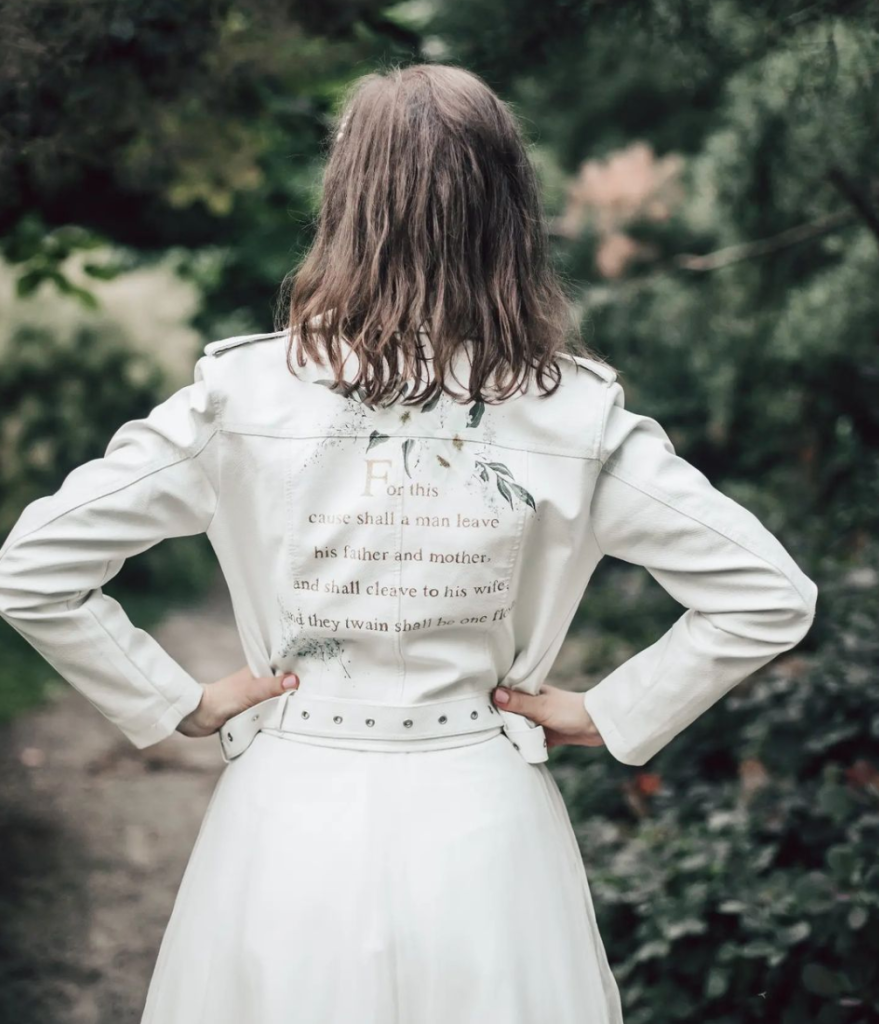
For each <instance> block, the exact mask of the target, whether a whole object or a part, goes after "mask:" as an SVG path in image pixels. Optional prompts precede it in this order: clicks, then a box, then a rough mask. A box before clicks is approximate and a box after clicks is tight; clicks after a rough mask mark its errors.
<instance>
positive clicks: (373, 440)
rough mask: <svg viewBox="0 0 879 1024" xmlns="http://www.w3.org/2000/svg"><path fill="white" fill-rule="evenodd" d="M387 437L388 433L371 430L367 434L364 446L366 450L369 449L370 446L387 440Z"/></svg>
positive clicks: (372, 446) (373, 446)
mask: <svg viewBox="0 0 879 1024" xmlns="http://www.w3.org/2000/svg"><path fill="white" fill-rule="evenodd" d="M388 437H389V435H388V434H380V433H379V432H378V431H377V430H373V432H372V433H371V434H370V435H369V444H368V445H367V446H366V450H367V451H369V449H370V448H375V446H376V445H377V444H381V443H382V441H387V439H388Z"/></svg>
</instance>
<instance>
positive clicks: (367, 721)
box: [366, 718, 375, 727]
mask: <svg viewBox="0 0 879 1024" xmlns="http://www.w3.org/2000/svg"><path fill="white" fill-rule="evenodd" d="M366 724H367V725H368V726H370V727H372V726H373V725H375V719H374V718H367V719H366Z"/></svg>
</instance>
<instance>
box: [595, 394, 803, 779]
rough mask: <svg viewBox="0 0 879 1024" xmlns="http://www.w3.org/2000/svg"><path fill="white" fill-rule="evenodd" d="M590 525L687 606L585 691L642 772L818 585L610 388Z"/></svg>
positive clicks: (617, 747) (766, 656)
mask: <svg viewBox="0 0 879 1024" xmlns="http://www.w3.org/2000/svg"><path fill="white" fill-rule="evenodd" d="M608 397H609V408H608V414H607V419H606V423H605V433H604V442H603V444H602V452H601V459H602V468H601V471H600V474H599V477H598V481H597V485H596V489H595V493H594V495H593V500H592V507H591V525H592V529H593V531H594V535H595V540H596V543H597V545H598V548H599V550H600V551H601V553H602V554H607V555H613V556H615V557H616V558H620V559H622V560H624V561H626V562H631V563H633V564H636V565H642V566H644V567H645V568H646V569H647V570H648V572H649V573H650V574H651V576H653V577H654V579H656V580H657V582H658V583H659V584H660V585H661V586H662V587H664V588H665V590H666V591H668V593H669V594H671V596H672V597H673V598H674V599H675V600H676V601H678V602H679V603H680V604H681V605H683V606H684V608H685V609H686V611H685V612H684V613H683V614H682V615H681V616H680V618H679V619H678V620H677V621H676V622H675V623H674V624H673V625H672V627H671V628H670V629H669V630H668V632H666V633H665V634H664V635H663V636H661V637H660V638H659V639H658V640H657V641H656V642H655V643H654V644H652V645H651V646H649V647H647V648H646V649H644V650H642V651H640V652H639V653H638V654H636V655H634V656H633V657H631V658H630V659H629V660H628V661H626V662H624V663H623V664H622V665H620V666H619V667H618V668H617V669H615V670H614V671H613V672H611V673H610V674H609V675H608V676H606V677H605V678H604V679H603V680H601V682H599V683H598V685H597V686H595V687H594V688H593V689H591V690H589V691H587V692H586V694H585V696H584V703H585V706H586V710H587V711H588V712H589V714H590V715H591V716H592V718H593V720H594V722H595V724H596V726H597V727H598V730H599V732H600V733H601V734H602V737H603V738H604V741H605V743H606V745H607V748H608V750H609V751H610V753H611V754H612V755H613V756H614V757H615V758H617V759H618V760H619V761H622V762H623V763H624V764H630V765H642V764H644V763H645V762H646V761H647V760H648V759H649V758H651V757H652V756H653V755H654V754H655V753H656V752H657V751H659V750H660V749H662V747H664V746H665V745H666V744H667V743H668V742H669V741H670V740H671V739H672V738H673V737H674V736H676V735H677V734H678V733H679V732H680V731H681V730H682V729H684V728H685V727H686V726H687V725H689V724H690V723H691V722H693V721H694V719H696V718H697V717H698V716H699V715H700V714H702V712H703V711H705V710H706V709H707V708H709V707H710V706H711V705H712V704H714V703H715V701H717V700H719V699H720V698H721V697H722V696H723V695H724V694H726V693H727V692H728V691H729V690H730V689H732V687H734V686H735V685H736V684H738V683H739V682H741V681H742V680H744V679H745V678H747V677H748V676H749V675H750V674H751V673H753V672H754V671H755V670H756V669H758V668H760V667H761V666H763V665H765V664H767V663H768V662H769V661H771V660H772V659H773V658H774V657H776V655H778V654H780V653H781V652H783V651H787V650H789V649H790V648H791V647H793V646H795V645H796V644H797V643H798V642H799V641H800V640H801V639H802V638H803V637H804V636H805V634H806V633H807V632H808V630H809V627H810V625H811V623H812V620H813V618H814V615H815V606H816V598H817V592H818V589H817V587H816V585H815V583H814V582H813V581H812V580H811V579H809V577H807V576H806V575H805V574H804V573H803V572H802V570H801V569H800V568H799V567H798V566H797V564H796V563H795V562H794V560H793V558H792V557H791V556H790V554H789V553H788V552H787V551H786V549H785V548H784V547H783V546H782V545H781V543H780V542H779V541H778V539H777V538H776V537H775V536H774V535H773V534H771V533H770V532H769V531H768V530H767V529H766V528H765V527H764V526H763V525H762V524H761V523H760V521H759V520H758V519H757V518H756V517H755V516H754V515H753V514H752V513H751V512H749V511H747V510H746V509H745V508H744V507H742V506H741V505H739V504H737V503H736V502H734V501H733V500H732V499H731V498H729V497H727V496H726V495H724V494H722V493H721V492H720V491H718V490H716V489H715V488H714V487H713V486H712V485H711V483H710V482H709V481H708V479H707V478H706V477H705V476H704V475H703V474H702V473H701V472H700V471H699V470H697V469H696V468H695V467H694V466H692V465H691V464H690V463H688V462H686V461H685V460H684V459H682V458H680V457H679V456H678V455H676V454H675V450H674V447H673V445H672V442H671V441H670V440H669V438H668V435H667V434H666V433H665V431H664V430H663V428H662V427H661V426H660V425H659V424H658V423H657V422H656V421H655V420H654V419H651V418H649V417H647V416H641V415H637V414H635V413H632V412H629V411H627V410H626V409H625V408H624V395H623V391H622V388H621V386H620V385H619V384H618V383H614V384H612V385H611V386H610V389H609V393H608Z"/></svg>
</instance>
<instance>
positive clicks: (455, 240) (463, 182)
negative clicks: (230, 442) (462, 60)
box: [277, 64, 589, 404]
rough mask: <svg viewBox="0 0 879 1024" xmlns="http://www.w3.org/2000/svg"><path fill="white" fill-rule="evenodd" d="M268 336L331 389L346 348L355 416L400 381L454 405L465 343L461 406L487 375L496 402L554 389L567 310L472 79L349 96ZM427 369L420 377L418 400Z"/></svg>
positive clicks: (491, 113) (441, 79)
mask: <svg viewBox="0 0 879 1024" xmlns="http://www.w3.org/2000/svg"><path fill="white" fill-rule="evenodd" d="M285 302H286V305H285ZM281 318H283V320H284V321H285V322H282V319H281ZM277 326H278V328H279V329H285V328H289V329H290V340H289V343H288V349H287V365H288V368H289V369H290V371H291V372H292V373H294V374H295V372H296V371H295V368H294V366H293V365H292V361H291V358H292V350H293V346H294V343H295V342H296V341H297V339H298V346H299V349H298V352H297V356H296V358H297V362H298V364H299V365H300V366H304V365H305V359H306V356H310V357H311V358H313V359H317V360H318V361H319V362H321V363H324V364H326V363H327V362H329V364H330V366H332V368H333V371H334V374H335V379H336V380H337V381H339V380H340V379H341V368H342V361H343V359H344V358H345V353H344V352H343V351H342V349H341V345H340V340H341V339H344V341H345V342H346V343H347V345H348V346H350V348H351V349H353V351H354V353H355V354H356V358H357V361H358V363H359V366H358V370H357V374H356V377H355V378H354V379H353V380H352V381H351V383H350V386H345V387H344V391H345V393H346V394H350V393H352V392H353V391H354V390H355V389H356V390H357V392H358V394H359V396H360V398H361V400H362V401H364V402H365V403H367V404H386V403H387V402H388V401H394V400H395V398H396V397H398V395H399V394H402V393H404V392H405V389H406V388H407V387H408V384H404V385H403V388H402V390H401V389H400V386H401V382H403V381H407V380H411V379H413V378H414V380H415V381H416V386H415V387H414V388H412V389H410V390H409V392H408V394H406V396H405V400H404V401H405V404H409V403H413V402H416V401H422V400H429V399H430V398H431V397H433V395H434V394H435V392H436V389H437V388H440V387H441V388H442V389H443V390H444V391H446V392H447V393H448V394H452V391H451V390H450V389H449V387H448V383H447V372H448V368H449V365H450V362H451V360H452V358H453V356H454V355H455V354H456V352H457V351H458V349H459V348H460V346H461V345H462V343H467V344H470V343H472V350H471V359H470V366H471V376H470V381H469V399H470V400H471V401H477V400H483V401H490V399H489V397H488V396H487V395H485V394H484V389H485V387H486V384H487V381H488V380H489V378H491V377H492V375H495V381H496V386H497V388H498V393H497V396H496V400H498V401H501V400H503V399H505V398H507V397H509V395H511V394H512V393H514V392H515V390H516V389H517V388H518V387H521V386H527V382H528V380H529V377H530V375H531V374H532V373H534V374H536V377H537V381H538V386H539V388H540V389H541V390H542V391H543V392H545V393H546V394H547V395H549V394H552V393H553V392H554V391H555V390H556V389H557V388H558V386H559V383H560V380H561V372H560V370H559V367H558V366H557V365H556V362H555V356H556V354H557V353H558V352H559V351H561V350H564V349H566V348H567V347H568V341H569V337H570V336H571V335H574V334H575V325H574V323H573V318H572V316H571V307H570V304H569V301H568V297H567V295H566V293H565V290H564V287H563V285H562V282H561V279H560V277H559V276H558V275H557V274H556V273H555V271H554V270H553V267H552V265H551V262H550V257H549V253H548V236H547V231H546V224H545V221H544V217H543V213H542V208H541V202H540V193H539V187H538V182H537V177H536V175H535V173H534V170H533V168H532V165H531V163H530V161H529V159H528V153H527V150H526V145H525V143H524V141H523V136H522V132H521V130H520V128H519V125H518V123H517V120H516V118H515V117H514V115H513V113H512V111H511V110H510V109H509V108H508V106H507V105H506V104H504V103H503V102H502V101H501V99H500V98H499V97H498V96H497V95H496V94H495V93H494V92H493V91H492V89H491V88H489V86H488V85H487V84H486V83H485V82H484V81H483V80H482V79H481V78H479V77H478V76H477V75H475V74H473V73H472V72H469V71H465V70H463V69H462V68H459V67H454V66H450V65H447V64H415V65H411V66H409V67H406V68H402V69H400V68H393V69H391V70H389V71H386V72H383V73H379V72H373V73H370V74H367V75H365V76H363V77H362V78H360V79H358V80H357V81H356V82H355V83H354V84H353V86H352V87H351V88H350V90H349V92H348V94H347V97H346V98H345V102H344V103H343V105H342V107H341V110H340V111H339V112H338V114H337V115H336V116H335V118H334V121H333V137H332V139H331V141H330V144H329V152H328V159H327V162H326V166H325V170H324V178H323V195H322V202H321V207H320V212H319V215H318V220H317V229H316V234H315V238H314V241H313V244H312V246H311V248H310V250H309V251H308V252H307V253H306V255H305V257H304V258H303V260H302V261H301V263H300V265H299V267H298V269H297V270H295V271H292V272H291V273H290V274H289V275H288V276H287V277H286V278H285V280H284V283H283V285H282V287H281V302H280V303H279V307H278V324H277ZM421 335H423V336H426V338H427V340H428V341H429V345H430V350H431V352H430V355H429V356H428V357H426V356H425V352H424V350H423V348H422V344H421V341H420V336H421ZM576 336H577V337H579V334H578V332H576ZM580 354H583V355H588V354H589V353H588V352H585V351H583V350H582V346H581V348H580ZM428 361H429V362H431V363H432V368H433V380H432V381H431V380H430V377H428V381H427V387H426V390H424V391H422V392H421V393H418V385H419V384H421V382H422V377H421V368H422V366H424V365H426V364H427V362H428ZM547 378H549V380H550V382H551V384H547ZM437 397H438V396H437Z"/></svg>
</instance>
